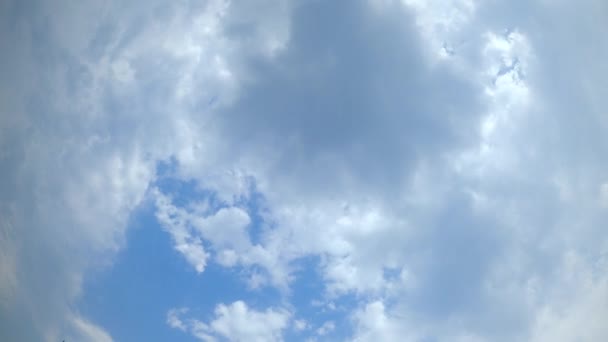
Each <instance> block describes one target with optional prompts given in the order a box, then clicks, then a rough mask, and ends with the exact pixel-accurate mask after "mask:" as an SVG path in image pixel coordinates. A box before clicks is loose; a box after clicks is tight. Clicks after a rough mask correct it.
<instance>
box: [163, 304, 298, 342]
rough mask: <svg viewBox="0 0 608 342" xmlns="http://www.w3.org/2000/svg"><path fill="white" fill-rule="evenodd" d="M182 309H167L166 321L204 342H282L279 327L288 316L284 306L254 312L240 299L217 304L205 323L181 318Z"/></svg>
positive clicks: (283, 324) (287, 321) (286, 324)
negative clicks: (211, 315)
mask: <svg viewBox="0 0 608 342" xmlns="http://www.w3.org/2000/svg"><path fill="white" fill-rule="evenodd" d="M185 312H186V311H184V310H183V309H179V310H175V309H173V310H170V311H169V313H168V314H167V323H168V324H169V325H171V326H172V327H174V328H178V329H180V330H190V332H191V333H192V334H193V335H194V336H195V337H196V338H198V339H200V340H201V341H207V342H208V341H216V340H217V338H220V337H222V338H224V339H227V340H228V341H235V342H239V341H255V342H273V341H282V340H283V339H282V334H283V330H285V329H286V328H287V327H288V324H289V321H290V316H291V315H290V313H289V312H288V311H286V310H284V309H276V308H269V309H266V310H264V311H257V310H255V309H252V308H249V307H248V306H247V304H245V303H244V302H242V301H236V302H234V303H232V304H229V305H225V304H219V305H218V306H217V307H216V308H215V316H214V318H213V319H212V320H211V321H209V322H207V323H205V322H202V321H199V320H196V319H188V320H186V321H184V320H183V318H181V317H180V314H183V313H185Z"/></svg>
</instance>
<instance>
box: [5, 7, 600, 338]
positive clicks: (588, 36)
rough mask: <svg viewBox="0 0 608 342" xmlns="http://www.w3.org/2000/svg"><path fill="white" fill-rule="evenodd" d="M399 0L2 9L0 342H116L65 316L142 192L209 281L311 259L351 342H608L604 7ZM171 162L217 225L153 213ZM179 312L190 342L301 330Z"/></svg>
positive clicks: (195, 214) (161, 203) (267, 272)
mask: <svg viewBox="0 0 608 342" xmlns="http://www.w3.org/2000/svg"><path fill="white" fill-rule="evenodd" d="M402 3H404V4H405V6H403V4H399V3H397V2H391V1H384V2H382V3H380V2H378V1H376V2H374V5H373V6H376V7H375V9H376V10H375V11H368V8H367V7H366V6H368V5H369V4H367V3H356V4H352V5H345V4H337V3H321V2H319V3H307V4H298V5H295V4H293V3H291V2H288V1H281V2H280V3H279V4H278V5H275V3H274V2H267V1H262V2H256V3H255V4H245V3H243V4H238V3H236V2H229V1H209V2H206V3H205V4H204V5H201V6H200V7H194V8H191V7H188V6H189V5H188V6H186V5H184V3H179V4H177V3H175V4H164V6H168V7H169V8H168V9H170V10H166V11H165V10H158V8H161V7H158V8H157V10H156V11H146V10H143V7H140V5H138V4H133V5H130V6H126V7H125V6H115V5H116V4H117V3H114V2H106V3H105V5H104V4H102V3H101V2H99V3H95V2H94V3H91V4H89V5H87V4H73V3H69V4H68V2H61V3H57V4H53V6H50V5H49V4H47V3H44V2H42V3H41V5H40V7H35V6H34V7H33V8H31V11H32V12H31V13H28V14H27V15H25V16H24V15H21V16H17V17H16V19H14V20H8V19H7V18H8V17H9V16H10V15H11V10H12V8H13V6H11V5H5V4H3V5H5V6H4V7H3V10H2V11H0V12H1V13H3V14H2V17H1V18H0V19H6V20H0V23H1V24H0V50H2V51H6V53H4V54H3V56H2V57H0V62H1V63H0V65H3V66H2V67H0V71H2V74H3V75H5V77H4V81H3V82H1V84H0V110H1V111H2V115H0V147H1V149H0V174H1V175H2V177H0V217H1V219H0V266H1V267H0V277H1V279H2V281H1V282H0V301H1V302H0V310H1V311H0V338H4V339H7V340H41V339H47V340H57V339H58V338H59V337H63V336H64V335H66V334H67V335H68V337H72V336H84V337H82V338H80V339H87V338H88V339H89V340H103V339H106V340H109V339H110V337H109V336H108V334H106V333H104V332H103V331H102V330H101V329H100V328H98V327H95V326H94V325H93V324H92V323H90V322H88V321H86V320H85V319H84V318H82V317H79V316H78V315H76V314H75V313H74V312H73V310H72V308H73V305H74V302H75V301H76V299H77V298H78V296H79V294H80V293H81V291H82V287H81V284H82V279H83V277H84V275H85V274H86V272H87V271H90V270H91V269H95V268H96V267H98V266H100V265H103V264H107V263H110V262H111V260H112V255H113V253H114V252H115V251H116V250H117V249H118V248H121V247H122V246H123V239H124V232H125V229H126V226H127V222H128V218H129V215H130V213H132V212H133V209H134V208H136V207H137V206H138V205H139V204H140V203H141V202H142V200H143V199H144V197H145V195H146V193H149V194H150V195H151V196H152V197H153V200H154V201H155V204H156V208H157V212H156V214H157V218H158V220H159V222H160V223H161V224H162V225H163V227H164V228H165V229H166V230H167V232H168V233H169V235H170V237H171V239H172V240H173V244H174V247H175V249H176V250H177V251H178V252H180V253H181V254H182V255H183V256H184V257H185V259H186V261H187V262H188V263H189V264H191V265H192V267H194V269H195V270H196V271H197V272H199V273H200V272H203V271H204V269H205V267H206V265H207V264H208V263H209V262H210V260H215V261H217V262H218V263H219V264H220V265H222V266H226V267H235V266H242V267H244V268H246V269H247V268H248V267H250V266H253V265H255V266H256V267H253V268H255V272H254V271H251V270H246V271H251V274H249V273H247V272H245V273H247V275H248V276H249V277H250V278H249V284H250V286H251V287H261V286H267V285H270V286H276V287H278V288H280V289H282V290H284V291H283V292H282V293H288V292H289V291H287V290H288V288H289V285H290V284H291V282H293V281H297V279H295V280H294V268H293V265H292V263H293V262H294V261H296V260H298V259H299V258H303V257H309V256H316V257H319V260H320V262H319V265H318V267H319V269H318V271H319V272H320V275H321V279H322V280H323V281H324V284H323V285H324V289H325V291H326V293H325V294H323V296H325V297H324V299H327V300H331V299H333V298H334V297H340V296H342V295H343V294H348V293H353V292H354V293H356V294H357V295H359V296H358V297H357V298H370V297H371V298H374V300H372V301H371V302H368V301H363V300H362V301H360V302H358V303H357V304H356V309H355V310H356V311H355V314H354V316H353V322H355V324H356V325H355V331H354V335H353V338H354V339H358V340H361V341H366V340H372V339H375V340H388V341H390V340H404V339H405V340H407V339H408V338H409V339H411V340H415V339H417V338H423V337H429V336H430V338H432V337H435V338H437V339H440V340H441V339H444V340H458V339H460V340H463V341H467V340H468V341H473V340H493V341H501V340H504V341H508V340H536V341H546V340H558V339H559V338H561V339H563V340H569V339H575V338H585V339H589V340H601V339H602V338H604V339H605V334H606V332H605V329H604V328H603V325H601V322H600V321H598V320H597V317H602V316H603V315H605V312H604V311H605V310H604V311H602V310H603V308H602V307H601V306H600V305H599V304H598V303H601V302H602V300H604V301H605V296H603V293H606V280H605V279H604V278H605V277H602V276H601V275H598V274H601V272H599V271H597V270H596V269H600V270H605V266H602V265H603V264H602V263H601V262H599V261H597V260H600V259H601V255H602V253H605V248H606V246H607V245H608V236H607V235H606V233H605V229H604V228H603V227H604V222H605V219H606V215H607V213H606V203H607V200H606V197H607V195H606V193H608V191H606V189H605V188H606V185H605V183H606V170H608V164H607V163H606V162H605V161H604V159H602V156H604V155H605V154H606V153H605V152H606V151H607V150H608V144H607V140H606V138H605V132H606V129H607V128H608V120H606V116H605V108H606V106H607V103H606V101H605V88H606V87H605V84H606V81H605V80H606V79H607V78H606V75H607V71H608V69H606V67H605V66H603V65H602V64H601V63H599V62H598V61H601V60H603V59H605V58H603V57H606V56H608V50H607V49H606V46H605V44H598V42H600V41H602V38H603V35H604V33H605V32H607V30H608V27H607V26H606V21H605V20H603V19H604V18H603V17H602V13H605V9H606V7H605V6H606V5H605V4H604V2H602V1H591V0H588V1H582V2H579V3H577V4H576V5H573V4H569V3H567V2H555V3H550V2H545V1H530V2H519V1H516V2H475V1H447V2H441V1H440V2H437V1H431V2H421V1H403V2H402ZM148 5H149V6H151V7H150V8H154V6H160V5H162V2H161V1H153V2H152V3H150V4H146V6H148ZM258 5H259V6H263V8H264V9H265V10H252V9H251V8H250V7H252V6H253V7H256V8H259V7H257V6H258ZM56 7H57V8H62V9H63V10H61V11H57V10H55V8H56ZM5 9H6V10H5ZM161 9H162V8H161ZM152 13H155V14H152ZM319 13H324V14H326V15H325V16H323V15H319ZM337 13H339V15H337ZM17 14H18V13H17ZM332 14H335V15H332ZM136 15H137V16H139V15H141V18H143V19H142V21H141V22H139V21H138V22H137V23H136V22H134V21H132V18H134V17H135V16H136ZM408 16H413V18H414V20H413V22H414V24H411V25H410V24H408V23H410V22H412V21H411V20H405V19H404V18H408V19H409V17H408ZM5 17H6V18H5ZM530 18H534V19H533V20H532V19H530ZM11 23H17V24H15V26H10V25H13V24H11ZM45 25H46V26H45ZM135 26H138V27H135ZM108 27H115V29H108ZM104 30H107V31H104ZM35 32H38V33H41V34H38V35H37V34H33V33H35ZM95 37H107V40H108V42H107V43H103V44H101V43H99V41H98V40H95ZM429 51H430V56H431V58H430V59H429V58H428V56H429ZM41 56H44V58H42V57H41ZM47 57H48V58H47ZM170 157H173V158H175V161H176V170H175V174H174V175H173V176H174V177H175V178H178V179H180V180H186V181H193V182H194V183H196V184H197V186H200V187H201V188H203V189H206V190H209V191H211V192H213V193H214V194H215V195H217V197H218V198H219V199H220V201H221V202H222V203H224V204H225V207H224V208H221V209H220V208H213V210H212V209H210V207H209V205H208V203H205V202H204V201H203V202H200V203H198V202H197V203H189V204H187V205H184V206H181V205H177V204H175V203H174V202H173V199H172V198H171V197H170V196H169V194H163V193H161V192H160V191H159V190H155V189H152V191H149V192H147V191H148V189H149V186H150V185H151V184H152V183H153V181H154V180H155V178H156V175H155V171H154V170H155V166H156V163H157V162H158V161H160V160H168V159H169V158H170ZM252 184H255V186H256V191H258V192H259V193H260V195H261V196H264V199H265V203H264V205H265V206H267V207H266V208H264V209H265V211H264V216H263V218H262V219H263V221H264V222H262V223H260V225H261V226H262V229H261V231H262V232H261V234H260V235H261V236H260V238H259V239H256V244H254V243H253V242H252V241H251V239H250V236H249V228H250V226H251V225H252V224H255V223H254V222H252V221H253V219H252V217H250V216H249V214H248V213H247V212H246V211H245V209H244V208H243V207H241V206H239V205H237V202H238V200H245V201H246V200H247V199H248V196H249V195H250V193H249V192H250V188H251V185H252ZM598 187H599V190H598ZM598 191H599V197H598ZM267 226H272V229H267V228H268V227H267ZM257 240H259V241H257ZM571 256H574V257H571ZM569 258H573V260H575V261H572V263H571V264H569V262H570V261H568V260H570V259H569ZM563 260H566V261H563ZM257 266H259V269H258V267H257ZM36 270H42V271H40V272H36ZM572 278H577V279H584V280H585V281H584V282H583V283H577V282H572ZM43 284H44V285H43ZM454 298H457V299H454ZM386 303H393V304H394V305H391V306H390V307H388V305H387V304H386ZM496 308H500V312H498V311H499V310H498V309H496ZM567 308H568V309H567ZM185 314H186V312H185V311H181V310H177V311H170V312H169V314H168V318H167V320H168V324H169V325H170V326H172V327H175V328H178V329H182V330H187V331H189V332H190V333H192V334H193V335H195V336H198V337H199V339H201V340H213V339H214V338H220V337H223V338H228V339H233V340H237V341H238V340H243V338H244V336H245V335H250V336H253V337H254V338H257V339H258V340H261V341H272V340H280V339H281V332H282V331H283V330H284V329H285V327H286V326H287V325H288V321H289V317H290V314H289V313H288V312H287V311H284V310H281V309H268V310H266V311H256V310H253V309H251V308H249V307H247V306H246V305H245V304H244V303H243V302H235V303H233V304H230V305H219V306H218V307H217V308H216V312H215V314H216V316H215V317H214V318H213V319H212V320H211V321H210V322H200V321H196V320H184V319H183V316H184V315H185ZM306 319H308V318H306ZM261 321H263V322H265V323H264V324H257V325H255V324H252V323H255V322H258V323H259V322H261ZM19 322H22V323H19ZM23 322H25V323H23ZM296 325H298V324H296ZM300 325H301V324H300ZM30 326H31V327H34V328H33V329H31V328H30ZM549 326H558V327H559V329H555V330H549V329H548V328H547V327H549ZM62 327H67V328H65V329H64V328H62ZM577 327H578V328H579V329H578V331H577ZM87 336H89V337H87ZM72 339H74V338H72ZM76 340H78V338H76ZM247 340H252V339H251V338H250V339H247ZM254 340H255V339H254Z"/></svg>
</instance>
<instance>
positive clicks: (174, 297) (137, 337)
mask: <svg viewBox="0 0 608 342" xmlns="http://www.w3.org/2000/svg"><path fill="white" fill-rule="evenodd" d="M175 167H176V164H175V162H174V161H169V162H164V163H159V165H158V168H157V172H158V175H159V177H158V179H157V181H156V182H155V183H154V184H152V185H151V186H152V187H157V188H159V189H160V190H161V191H162V192H163V193H166V194H169V195H170V196H171V197H172V199H173V201H174V204H176V205H178V206H187V205H188V204H189V203H192V202H196V201H201V200H203V199H211V202H212V203H215V204H214V205H213V206H214V211H217V210H219V209H220V208H221V207H222V206H226V204H225V203H221V201H219V200H217V199H216V197H215V194H214V193H213V192H210V191H206V190H203V189H200V188H199V187H198V186H197V185H196V183H194V181H181V180H178V179H177V178H174V177H171V174H172V173H173V172H174V171H175ZM261 201H262V198H261V197H259V196H252V200H251V201H248V202H243V203H241V204H242V205H243V206H244V208H245V209H247V211H248V212H249V214H250V215H251V219H252V221H251V224H250V225H251V231H254V232H255V231H259V225H260V224H261V217H260V216H259V214H258V211H259V210H260V208H261V203H260V202H261ZM155 210H156V208H155V206H154V204H153V203H152V201H146V202H145V203H144V204H143V205H142V206H141V207H140V208H139V209H138V210H137V212H136V213H134V214H133V215H132V217H131V222H130V227H129V230H128V235H127V237H126V245H125V248H124V249H123V250H122V251H121V252H120V253H119V254H118V255H117V256H116V261H115V263H114V265H113V266H112V268H111V269H107V270H101V271H98V272H96V273H94V274H91V275H89V276H88V277H87V281H86V284H85V286H84V291H83V293H84V294H85V295H84V297H83V298H81V300H80V302H79V303H78V308H79V310H80V311H81V312H82V313H83V314H85V315H86V316H87V317H90V318H91V319H92V320H93V321H95V322H99V324H100V326H102V327H104V328H105V329H107V330H108V331H112V336H113V338H114V339H115V340H117V341H151V340H166V341H190V340H192V337H191V336H190V335H189V334H185V333H183V332H181V331H179V330H176V329H174V328H171V327H169V326H168V325H167V324H166V315H167V312H168V310H170V309H172V308H180V307H188V308H189V309H190V311H189V314H188V316H189V317H192V318H195V319H198V320H201V321H208V320H210V319H211V318H212V317H213V312H214V309H215V307H216V306H217V305H218V304H220V303H224V304H230V303H232V302H234V301H237V300H243V301H245V302H246V303H247V304H248V305H249V306H250V307H252V308H255V309H257V310H263V309H265V308H268V307H275V306H279V305H281V304H282V302H281V294H280V293H279V291H278V290H276V289H274V288H272V287H262V288H258V289H251V288H249V287H248V286H247V284H246V278H247V275H249V274H251V272H261V270H260V269H257V267H249V268H247V269H245V268H243V267H232V268H226V267H222V266H221V265H219V264H217V263H214V262H210V263H209V264H208V265H207V267H206V268H205V271H204V272H202V273H201V274H197V273H196V272H195V270H194V269H193V268H192V266H191V265H190V264H188V262H187V261H186V260H185V259H184V258H183V256H182V255H181V254H180V253H179V252H178V251H176V250H175V249H174V248H173V246H172V242H171V239H170V237H169V234H168V233H167V232H165V231H164V230H163V228H162V227H161V226H160V224H159V223H158V222H157V219H156V216H155ZM254 235H259V233H256V234H254Z"/></svg>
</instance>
